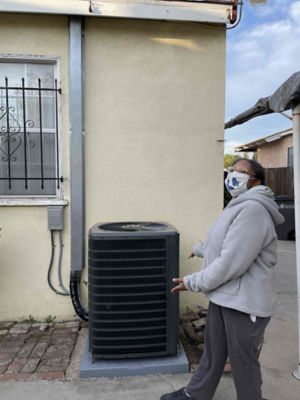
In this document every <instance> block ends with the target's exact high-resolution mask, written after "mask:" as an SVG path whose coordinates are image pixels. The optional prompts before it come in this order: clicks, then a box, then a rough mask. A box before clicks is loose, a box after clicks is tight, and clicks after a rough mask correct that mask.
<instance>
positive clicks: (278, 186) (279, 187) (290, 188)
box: [265, 168, 294, 196]
mask: <svg viewBox="0 0 300 400" xmlns="http://www.w3.org/2000/svg"><path fill="white" fill-rule="evenodd" d="M265 174H266V182H265V184H266V185H267V186H269V187H270V188H271V189H272V190H273V192H274V193H275V195H288V196H294V176H293V175H294V174H293V169H292V168H265Z"/></svg>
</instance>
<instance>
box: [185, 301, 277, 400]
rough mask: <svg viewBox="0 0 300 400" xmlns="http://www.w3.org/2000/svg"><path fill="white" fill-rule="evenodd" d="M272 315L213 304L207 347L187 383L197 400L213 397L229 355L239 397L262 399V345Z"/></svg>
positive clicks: (211, 304) (207, 332)
mask: <svg viewBox="0 0 300 400" xmlns="http://www.w3.org/2000/svg"><path fill="white" fill-rule="evenodd" d="M269 321H270V318H261V317H257V319H256V322H255V323H254V322H252V321H251V319H250V316H249V314H244V313H242V312H240V311H237V310H233V309H230V308H226V307H222V306H218V305H216V304H214V303H212V302H210V303H209V308H208V314H207V320H206V327H205V349H204V352H203V355H202V358H201V360H200V363H199V366H198V369H197V370H196V372H195V373H194V375H193V376H192V378H191V381H190V383H189V384H188V386H186V392H187V393H188V395H190V396H191V398H192V399H194V400H212V398H213V396H214V393H215V391H216V388H217V386H218V383H219V381H220V379H221V376H222V372H223V369H224V366H225V363H226V360H227V356H229V360H230V363H231V370H232V377H233V380H234V384H235V388H236V392H237V400H261V399H262V397H261V396H262V394H261V385H262V379H261V372H260V365H259V361H258V356H259V345H260V343H261V341H262V339H263V335H264V330H265V328H266V326H267V324H268V322H269Z"/></svg>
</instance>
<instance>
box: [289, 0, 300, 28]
mask: <svg viewBox="0 0 300 400" xmlns="http://www.w3.org/2000/svg"><path fill="white" fill-rule="evenodd" d="M289 14H290V16H291V18H292V19H293V20H294V21H295V22H296V23H298V22H299V18H300V1H296V2H295V3H293V4H292V5H291V8H290V13H289Z"/></svg>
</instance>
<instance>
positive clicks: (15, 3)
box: [0, 0, 233, 24]
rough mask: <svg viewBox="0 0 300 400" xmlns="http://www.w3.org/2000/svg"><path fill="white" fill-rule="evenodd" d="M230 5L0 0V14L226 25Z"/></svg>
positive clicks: (157, 0)
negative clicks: (73, 16)
mask: <svg viewBox="0 0 300 400" xmlns="http://www.w3.org/2000/svg"><path fill="white" fill-rule="evenodd" d="M232 8H233V5H232V3H231V2H228V4H222V3H220V4H216V3H211V4H210V3H202V2H186V1H161V0H112V1H109V0H100V1H97V0H95V1H89V0H63V1H62V0H0V12H12V13H14V12H15V13H35V14H60V15H64V14H65V15H81V16H94V17H113V18H133V19H152V20H172V21H193V22H209V23H221V24H226V23H229V20H230V19H231V16H232Z"/></svg>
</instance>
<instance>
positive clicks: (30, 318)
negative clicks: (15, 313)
mask: <svg viewBox="0 0 300 400" xmlns="http://www.w3.org/2000/svg"><path fill="white" fill-rule="evenodd" d="M22 322H26V323H27V324H30V325H32V324H34V323H35V322H37V320H36V319H35V318H34V317H33V316H32V315H31V314H29V317H28V318H27V319H24V320H23V321H22Z"/></svg>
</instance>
